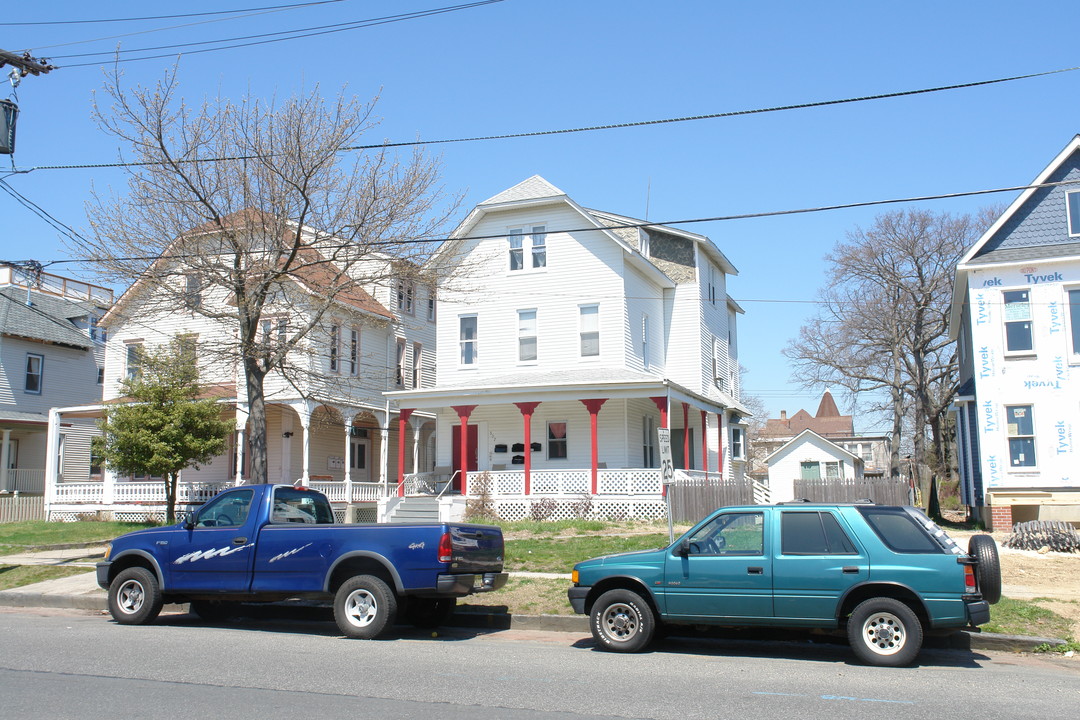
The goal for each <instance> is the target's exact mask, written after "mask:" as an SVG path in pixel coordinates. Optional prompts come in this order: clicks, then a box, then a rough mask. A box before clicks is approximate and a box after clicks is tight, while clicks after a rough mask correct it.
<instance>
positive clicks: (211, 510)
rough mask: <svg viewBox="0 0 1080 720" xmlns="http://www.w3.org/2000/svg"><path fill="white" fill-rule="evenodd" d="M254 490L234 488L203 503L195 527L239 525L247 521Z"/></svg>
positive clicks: (233, 526)
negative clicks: (232, 490) (234, 489)
mask: <svg viewBox="0 0 1080 720" xmlns="http://www.w3.org/2000/svg"><path fill="white" fill-rule="evenodd" d="M254 497H255V491H254V490H236V491H234V492H230V493H224V494H222V495H218V496H217V497H216V498H214V499H213V500H211V501H210V502H208V503H207V504H206V505H203V508H202V510H200V511H199V515H198V518H197V519H196V521H195V527H200V528H207V527H218V528H220V527H232V528H235V527H240V526H241V525H243V524H244V523H245V522H247V516H248V510H250V509H251V500H252V498H254Z"/></svg>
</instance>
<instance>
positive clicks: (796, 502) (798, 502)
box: [776, 498, 811, 505]
mask: <svg viewBox="0 0 1080 720" xmlns="http://www.w3.org/2000/svg"><path fill="white" fill-rule="evenodd" d="M808 502H811V500H810V498H795V499H794V500H785V501H784V502H778V503H776V504H777V505H803V504H806V503H808Z"/></svg>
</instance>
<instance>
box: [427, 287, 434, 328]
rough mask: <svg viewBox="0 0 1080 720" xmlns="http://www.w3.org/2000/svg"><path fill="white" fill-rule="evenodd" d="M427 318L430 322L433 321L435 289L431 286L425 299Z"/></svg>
mask: <svg viewBox="0 0 1080 720" xmlns="http://www.w3.org/2000/svg"><path fill="white" fill-rule="evenodd" d="M427 319H428V320H430V321H431V322H435V289H434V288H432V289H431V291H430V292H429V293H428V299H427Z"/></svg>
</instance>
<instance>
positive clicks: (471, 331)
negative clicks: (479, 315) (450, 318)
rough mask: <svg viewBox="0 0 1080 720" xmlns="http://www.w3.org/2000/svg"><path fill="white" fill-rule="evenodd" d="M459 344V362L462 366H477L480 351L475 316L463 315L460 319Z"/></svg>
mask: <svg viewBox="0 0 1080 720" xmlns="http://www.w3.org/2000/svg"><path fill="white" fill-rule="evenodd" d="M458 344H459V345H460V347H461V354H460V356H459V362H460V363H461V364H462V365H475V364H476V359H477V351H478V349H479V348H478V347H477V319H476V316H475V315H462V316H460V317H459V318H458Z"/></svg>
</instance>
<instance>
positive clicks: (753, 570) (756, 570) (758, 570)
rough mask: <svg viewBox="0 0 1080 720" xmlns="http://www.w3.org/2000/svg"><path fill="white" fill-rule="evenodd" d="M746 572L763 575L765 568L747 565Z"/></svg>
mask: <svg viewBox="0 0 1080 720" xmlns="http://www.w3.org/2000/svg"><path fill="white" fill-rule="evenodd" d="M746 573H747V574H748V575H764V574H765V568H761V567H748V568H746Z"/></svg>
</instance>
